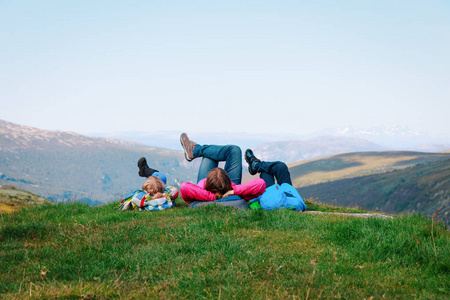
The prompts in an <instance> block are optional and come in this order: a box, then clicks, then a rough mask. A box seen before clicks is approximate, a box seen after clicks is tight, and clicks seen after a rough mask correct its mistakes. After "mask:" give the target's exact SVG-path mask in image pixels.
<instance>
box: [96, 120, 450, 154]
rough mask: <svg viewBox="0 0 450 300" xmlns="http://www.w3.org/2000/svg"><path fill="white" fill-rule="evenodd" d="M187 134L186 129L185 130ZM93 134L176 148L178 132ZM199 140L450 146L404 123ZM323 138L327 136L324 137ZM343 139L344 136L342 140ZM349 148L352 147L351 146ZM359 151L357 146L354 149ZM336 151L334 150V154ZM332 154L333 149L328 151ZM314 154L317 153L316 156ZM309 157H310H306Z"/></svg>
mask: <svg viewBox="0 0 450 300" xmlns="http://www.w3.org/2000/svg"><path fill="white" fill-rule="evenodd" d="M188 134H189V132H188ZM92 135H93V136H102V137H108V138H118V139H124V140H128V141H134V142H138V143H141V144H146V145H158V146H160V147H164V148H169V149H174V150H178V149H180V148H179V146H180V145H179V142H178V137H179V135H180V132H175V131H165V132H151V131H150V132H148V131H147V132H123V133H95V134H92ZM190 136H192V138H193V139H194V140H195V141H196V142H198V143H200V144H219V145H221V144H235V145H239V146H240V147H241V148H242V149H247V148H256V147H259V148H263V147H264V144H266V143H278V142H292V141H295V142H305V143H314V142H317V140H318V139H319V140H320V139H323V138H324V137H335V138H337V139H339V138H353V139H359V140H360V141H364V142H365V143H371V144H372V145H376V148H371V149H369V150H372V151H374V150H377V149H385V150H412V151H424V152H438V151H442V150H445V149H450V136H446V137H433V136H431V135H430V134H427V133H424V132H419V131H414V130H411V129H409V128H408V127H406V126H399V125H395V126H376V127H372V128H368V129H363V128H357V127H353V126H347V127H341V128H333V129H325V130H321V131H318V132H315V133H312V134H307V135H302V134H295V133H283V132H280V133H277V134H274V133H264V134H254V133H247V132H216V133H195V134H192V135H191V134H190ZM325 139H326V138H325ZM343 141H344V140H343ZM350 151H351V150H350ZM354 151H358V150H356V149H355V150H354ZM336 153H338V152H334V154H336ZM329 154H332V153H329ZM316 157H317V156H316ZM309 158H312V156H311V157H309Z"/></svg>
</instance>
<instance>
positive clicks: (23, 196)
mask: <svg viewBox="0 0 450 300" xmlns="http://www.w3.org/2000/svg"><path fill="white" fill-rule="evenodd" d="M51 203H52V202H51V201H49V200H47V199H44V198H42V197H40V196H38V195H35V194H33V193H30V192H28V191H24V190H21V189H18V188H16V187H14V186H10V185H3V186H0V212H4V213H10V212H13V211H17V210H19V209H21V208H24V207H27V206H30V205H41V204H51Z"/></svg>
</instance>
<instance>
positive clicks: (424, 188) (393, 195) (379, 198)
mask: <svg viewBox="0 0 450 300" xmlns="http://www.w3.org/2000/svg"><path fill="white" fill-rule="evenodd" d="M299 191H300V193H301V195H302V196H304V197H306V198H308V197H317V199H319V201H320V202H323V203H332V204H335V205H342V206H358V207H362V208H364V209H368V210H380V211H383V212H387V213H421V214H423V215H429V214H431V215H432V214H433V212H434V210H436V209H438V208H440V207H441V206H443V208H442V210H441V211H440V212H439V215H438V219H439V220H442V221H444V222H445V223H446V224H447V225H450V205H449V204H450V203H449V202H450V158H444V159H441V160H437V161H434V162H429V163H422V164H418V165H414V166H410V167H407V168H404V169H398V170H394V171H391V172H387V173H382V174H375V175H367V176H360V177H354V178H347V179H340V180H335V181H332V182H326V183H320V184H316V185H310V186H305V187H302V188H300V189H299Z"/></svg>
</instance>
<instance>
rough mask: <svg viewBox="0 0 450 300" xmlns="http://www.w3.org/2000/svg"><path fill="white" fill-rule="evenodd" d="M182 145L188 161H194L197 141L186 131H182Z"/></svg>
mask: <svg viewBox="0 0 450 300" xmlns="http://www.w3.org/2000/svg"><path fill="white" fill-rule="evenodd" d="M180 142H181V146H183V149H184V157H185V158H186V160H187V161H192V160H193V159H194V158H195V157H194V147H195V145H197V143H195V142H193V141H191V140H190V139H189V138H188V136H187V134H186V133H182V134H181V136H180Z"/></svg>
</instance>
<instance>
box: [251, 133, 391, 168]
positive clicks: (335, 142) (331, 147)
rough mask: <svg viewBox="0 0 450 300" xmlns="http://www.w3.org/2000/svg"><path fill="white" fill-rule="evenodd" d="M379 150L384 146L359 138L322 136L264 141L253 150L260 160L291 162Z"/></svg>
mask: <svg viewBox="0 0 450 300" xmlns="http://www.w3.org/2000/svg"><path fill="white" fill-rule="evenodd" d="M381 150H385V148H383V147H381V146H379V145H377V144H374V143H371V142H368V141H366V140H363V139H359V138H353V137H335V136H323V137H318V138H313V139H307V140H302V141H284V142H271V143H264V144H260V145H258V146H256V147H255V148H254V149H253V152H254V153H255V155H257V157H258V158H260V159H262V160H266V161H277V160H279V161H283V162H285V163H292V162H297V161H303V160H308V159H312V158H318V157H325V156H329V155H332V154H336V153H346V152H360V151H381Z"/></svg>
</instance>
